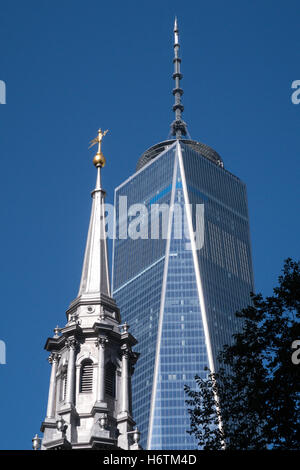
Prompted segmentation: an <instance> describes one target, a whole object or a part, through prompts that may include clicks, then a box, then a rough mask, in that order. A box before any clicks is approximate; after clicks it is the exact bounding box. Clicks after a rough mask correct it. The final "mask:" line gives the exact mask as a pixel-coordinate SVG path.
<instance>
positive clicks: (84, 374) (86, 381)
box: [79, 359, 93, 393]
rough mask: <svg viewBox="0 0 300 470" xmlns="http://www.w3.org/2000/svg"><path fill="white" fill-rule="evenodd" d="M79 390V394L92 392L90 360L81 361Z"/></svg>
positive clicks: (91, 365) (91, 363)
mask: <svg viewBox="0 0 300 470" xmlns="http://www.w3.org/2000/svg"><path fill="white" fill-rule="evenodd" d="M79 390H80V392H81V393H92V392H93V361H91V359H85V360H84V361H82V364H81V369H80V387H79Z"/></svg>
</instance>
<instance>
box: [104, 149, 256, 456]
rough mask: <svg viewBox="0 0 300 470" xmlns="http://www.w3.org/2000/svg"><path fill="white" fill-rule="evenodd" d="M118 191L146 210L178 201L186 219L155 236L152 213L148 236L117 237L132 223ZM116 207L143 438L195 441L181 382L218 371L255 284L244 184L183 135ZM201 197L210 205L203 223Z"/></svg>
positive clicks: (118, 266)
mask: <svg viewBox="0 0 300 470" xmlns="http://www.w3.org/2000/svg"><path fill="white" fill-rule="evenodd" d="M120 196H127V198H128V199H127V204H128V208H129V207H130V206H131V205H132V204H137V203H142V204H144V205H145V206H146V208H147V209H148V214H150V213H151V208H152V207H153V205H154V204H167V205H170V204H171V205H172V204H176V205H177V207H180V208H181V209H182V211H181V214H182V219H178V218H177V219H176V222H177V223H175V216H174V215H173V216H169V218H168V220H167V228H168V235H169V236H168V238H169V240H167V239H166V238H164V237H163V236H162V230H160V233H159V238H158V239H151V238H150V234H151V220H150V217H148V220H147V225H148V233H149V238H148V239H141V238H137V239H136V240H133V239H131V238H129V237H128V238H126V237H124V239H120V237H119V229H120V223H123V222H124V218H125V219H126V222H127V223H129V224H130V221H131V218H130V216H129V217H127V213H121V211H120V209H119V198H120ZM187 204H190V205H191V206H187ZM115 205H116V221H117V223H116V239H115V241H114V253H113V258H114V259H113V296H114V297H115V299H116V301H117V303H118V306H119V307H120V309H121V312H122V319H123V320H126V321H127V322H128V323H129V324H130V326H131V331H132V333H133V335H134V336H135V337H136V338H137V339H138V341H139V344H138V345H137V350H138V351H139V352H140V354H141V356H140V358H139V361H138V362H137V365H136V371H135V374H134V376H133V383H132V392H133V393H132V405H133V415H134V417H135V420H136V422H137V424H138V426H139V428H140V430H141V445H142V446H143V448H150V449H166V450H167V449H194V448H196V444H195V441H194V440H193V438H192V437H191V436H189V435H188V434H187V432H186V430H187V429H189V416H188V413H187V409H186V404H185V398H186V397H185V394H184V385H185V384H188V385H191V386H193V385H194V383H195V382H194V376H195V375H196V374H198V375H202V376H204V374H206V372H205V371H204V368H205V366H209V367H211V366H212V365H213V366H214V367H215V368H216V369H217V367H218V365H217V361H216V357H217V353H218V350H219V349H220V348H222V346H223V345H224V344H226V343H229V342H230V340H231V336H232V334H233V333H234V331H237V330H238V328H239V325H238V323H237V321H236V319H235V316H234V312H235V311H236V310H238V309H240V308H242V307H243V306H245V305H247V304H248V303H249V292H250V291H251V290H253V275H252V264H251V251H250V240H249V224H248V210H247V196H246V188H245V185H244V183H242V182H241V181H240V180H239V179H238V178H236V177H235V176H234V175H232V174H231V173H229V172H228V171H227V170H225V169H224V168H222V167H221V166H218V165H217V164H216V163H214V162H212V161H210V160H209V159H208V158H206V157H204V156H202V155H200V154H199V153H198V152H196V151H195V150H193V149H192V148H191V147H190V146H188V145H185V144H184V143H182V142H180V143H179V144H176V143H174V144H173V145H171V146H170V147H169V148H168V149H167V150H166V151H164V152H162V153H161V154H160V155H159V156H157V157H156V158H155V159H154V160H152V161H151V162H150V163H148V164H147V165H146V166H144V167H143V168H142V169H141V170H139V171H138V172H137V173H136V174H135V175H133V177H131V178H129V180H127V181H126V182H125V183H123V184H122V185H121V186H119V188H117V189H116V193H115ZM196 205H201V206H202V208H203V207H204V219H201V220H202V224H200V225H198V226H197V223H198V219H197V216H196V214H197V211H196ZM187 207H191V209H190V208H188V209H187ZM122 217H123V219H122ZM144 217H147V215H146V214H144ZM188 219H189V220H190V224H189V221H188ZM140 220H142V219H140ZM178 220H179V223H178ZM161 222H162V219H161ZM162 226H163V223H161V227H162ZM196 227H198V231H199V230H201V228H203V230H204V239H203V241H204V243H203V246H201V247H197V245H196V244H195V243H191V240H190V239H189V238H190V237H191V230H193V231H195V229H196ZM186 230H187V231H188V232H189V233H188V234H187V232H186ZM181 233H183V234H184V235H187V236H183V237H182V236H181Z"/></svg>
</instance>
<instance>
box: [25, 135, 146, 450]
mask: <svg viewBox="0 0 300 470" xmlns="http://www.w3.org/2000/svg"><path fill="white" fill-rule="evenodd" d="M105 134H106V132H104V133H103V132H102V131H101V129H100V130H99V131H98V136H97V137H96V139H94V140H93V141H92V145H93V144H96V143H98V152H97V154H96V155H95V157H94V165H95V166H96V168H97V180H96V187H95V189H94V190H93V192H92V198H93V202H92V211H91V218H90V225H89V231H88V237H87V242H86V249H85V256H84V262H83V267H82V276H81V282H80V287H79V292H78V295H77V297H76V299H75V300H74V301H73V302H72V303H71V305H70V307H69V309H68V310H67V312H66V316H67V323H66V325H65V327H64V328H58V327H57V328H55V330H54V333H55V334H54V336H53V337H52V338H48V339H47V342H46V345H45V349H46V350H47V351H49V352H50V356H49V362H50V364H51V377H50V385H49V396H48V406H47V413H46V418H45V420H44V422H43V423H42V426H41V431H42V432H43V433H44V436H43V440H42V449H55V450H57V449H118V448H121V449H126V450H128V449H131V450H137V449H139V444H138V440H139V432H138V431H137V430H134V425H135V422H134V421H133V418H132V414H131V401H132V400H131V375H132V373H133V369H134V365H135V363H136V361H137V359H138V354H137V353H136V352H133V351H132V346H133V345H135V344H136V343H137V341H136V340H135V338H134V337H133V336H132V335H131V334H130V333H129V331H128V328H129V326H128V325H127V324H123V325H121V317H120V311H119V309H118V307H117V305H116V303H115V301H114V299H112V297H111V294H110V281H109V275H108V261H107V242H106V234H105V218H104V198H105V191H104V190H103V188H102V185H101V168H102V167H103V166H104V164H105V158H104V156H103V154H102V151H101V141H102V138H103V136H104V135H105ZM39 441H40V439H39V438H38V436H35V437H34V439H33V447H34V448H35V449H37V448H38V447H39Z"/></svg>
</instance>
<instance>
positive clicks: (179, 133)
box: [171, 17, 187, 139]
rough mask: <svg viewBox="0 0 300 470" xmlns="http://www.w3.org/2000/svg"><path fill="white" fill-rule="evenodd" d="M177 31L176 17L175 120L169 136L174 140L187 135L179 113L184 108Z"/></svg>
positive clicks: (174, 60)
mask: <svg viewBox="0 0 300 470" xmlns="http://www.w3.org/2000/svg"><path fill="white" fill-rule="evenodd" d="M179 48H180V45H179V29H178V23H177V17H175V22H174V59H173V62H174V73H173V79H174V81H175V88H174V89H173V95H174V98H175V103H174V106H173V111H174V112H175V120H174V121H173V122H172V124H171V134H172V135H173V136H175V137H176V139H181V138H182V137H183V136H186V135H187V125H186V123H185V122H184V121H183V119H182V116H181V113H182V112H183V110H184V106H183V104H182V103H181V96H182V95H183V89H182V88H181V87H180V80H181V79H182V77H183V75H182V73H181V72H180V64H181V59H180V57H179Z"/></svg>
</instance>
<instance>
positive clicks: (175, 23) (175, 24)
mask: <svg viewBox="0 0 300 470" xmlns="http://www.w3.org/2000/svg"><path fill="white" fill-rule="evenodd" d="M175 31H178V24H177V16H175V21H174V32H175Z"/></svg>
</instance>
